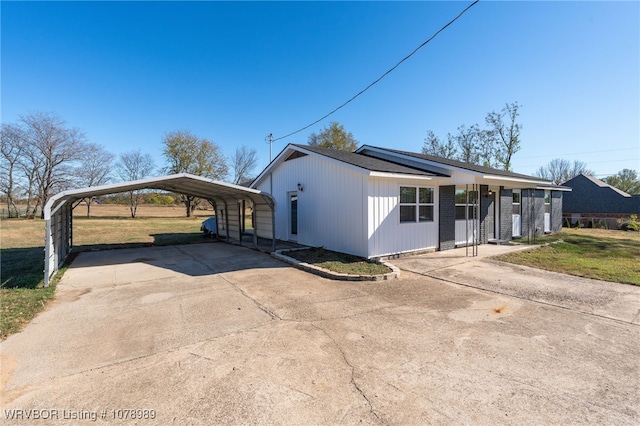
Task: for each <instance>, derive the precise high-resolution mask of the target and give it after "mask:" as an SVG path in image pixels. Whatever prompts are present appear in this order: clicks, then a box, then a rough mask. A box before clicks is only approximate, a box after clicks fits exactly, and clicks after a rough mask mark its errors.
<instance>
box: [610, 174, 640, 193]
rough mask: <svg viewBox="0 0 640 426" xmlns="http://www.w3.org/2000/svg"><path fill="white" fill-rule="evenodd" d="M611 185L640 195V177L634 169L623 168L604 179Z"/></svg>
mask: <svg viewBox="0 0 640 426" xmlns="http://www.w3.org/2000/svg"><path fill="white" fill-rule="evenodd" d="M602 180H603V181H604V182H606V183H608V184H609V185H611V186H613V187H615V188H618V189H619V190H620V191H624V192H626V193H627V194H631V195H640V179H639V178H638V172H636V171H635V170H633V169H623V170H621V171H619V172H618V173H616V174H615V175H613V176H609V177H606V178H604V179H602Z"/></svg>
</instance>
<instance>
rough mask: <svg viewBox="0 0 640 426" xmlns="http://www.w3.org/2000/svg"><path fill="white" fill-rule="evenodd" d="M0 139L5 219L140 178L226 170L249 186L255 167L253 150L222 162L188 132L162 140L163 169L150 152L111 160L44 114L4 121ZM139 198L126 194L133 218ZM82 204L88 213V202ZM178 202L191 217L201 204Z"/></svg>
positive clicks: (212, 147) (217, 174)
mask: <svg viewBox="0 0 640 426" xmlns="http://www.w3.org/2000/svg"><path fill="white" fill-rule="evenodd" d="M0 136H1V144H0V154H1V156H0V192H1V193H2V196H3V198H4V200H5V202H6V205H7V209H8V212H9V217H17V216H18V206H17V204H18V203H25V204H26V216H27V217H29V216H34V215H35V214H36V213H37V212H38V211H40V212H41V217H42V216H43V215H44V212H43V208H44V206H45V205H46V203H47V201H48V200H49V199H50V198H51V197H52V196H53V195H54V194H57V193H59V192H61V191H64V190H68V189H73V188H82V187H92V186H99V185H104V184H107V183H112V182H119V181H131V180H139V179H144V178H146V177H149V176H151V175H153V174H154V173H156V172H159V173H167V174H175V173H191V174H195V175H199V176H204V177H207V178H211V179H216V180H225V179H227V177H229V171H230V169H231V171H232V183H234V184H238V185H248V184H249V183H251V181H252V178H251V173H253V171H254V169H255V167H256V165H257V154H256V151H255V149H253V148H251V149H250V148H247V147H245V146H242V147H239V148H237V149H236V152H235V154H234V155H233V156H232V157H231V158H227V157H225V156H224V155H223V153H222V150H221V149H220V147H219V146H218V145H217V144H216V143H214V142H212V141H210V140H208V139H204V138H198V137H196V136H195V135H193V134H191V132H189V131H175V132H169V133H166V134H165V136H164V138H163V139H162V145H163V155H164V157H165V160H166V166H165V167H162V168H157V167H156V164H155V162H154V160H153V157H152V156H151V155H150V154H148V153H143V152H141V151H140V150H134V151H129V152H124V153H121V154H120V155H119V156H118V157H116V156H115V155H114V154H113V153H110V152H108V151H107V150H106V149H105V148H104V147H102V146H100V145H98V144H94V143H91V142H89V141H88V139H87V136H86V134H85V133H84V132H83V131H82V130H80V129H78V128H75V127H70V126H68V125H67V123H66V122H65V121H64V120H63V119H62V118H60V117H59V116H57V115H56V114H53V113H45V112H36V113H31V114H27V115H24V116H21V117H20V118H19V119H18V121H17V122H16V123H9V124H4V123H3V124H2V128H1V130H0ZM229 164H230V165H231V166H229ZM143 198H144V192H143V191H130V192H129V193H128V199H129V204H130V211H131V216H132V217H135V216H136V212H137V208H138V204H139V203H140V201H141V200H142V199H143ZM84 201H85V203H86V205H87V215H90V212H91V210H90V209H91V204H92V202H93V199H85V200H84ZM180 201H181V202H182V203H184V205H185V211H186V213H187V216H190V215H191V212H193V210H194V209H195V207H196V206H197V204H198V203H199V202H200V201H201V200H196V199H194V198H193V197H188V196H185V195H180Z"/></svg>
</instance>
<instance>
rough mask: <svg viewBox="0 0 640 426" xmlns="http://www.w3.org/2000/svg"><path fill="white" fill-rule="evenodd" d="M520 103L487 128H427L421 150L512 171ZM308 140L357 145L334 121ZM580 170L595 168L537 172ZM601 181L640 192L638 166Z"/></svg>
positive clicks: (558, 166)
mask: <svg viewBox="0 0 640 426" xmlns="http://www.w3.org/2000/svg"><path fill="white" fill-rule="evenodd" d="M520 107H521V106H520V105H519V104H518V103H517V102H513V103H511V104H506V105H505V106H504V108H502V110H501V111H500V112H495V111H494V112H490V113H488V114H487V115H486V117H485V125H486V127H485V128H481V127H480V126H479V125H478V124H473V125H471V126H468V127H467V126H466V125H464V124H463V125H461V126H460V127H458V131H457V133H455V134H451V133H448V134H447V136H446V138H442V139H441V138H440V137H438V136H437V135H436V134H435V133H434V132H433V131H431V130H428V131H427V137H426V138H425V140H424V144H423V147H422V153H423V154H427V155H433V156H437V157H442V158H447V159H450V160H458V161H462V162H465V163H471V164H476V165H481V166H486V167H491V168H496V169H502V170H507V171H511V160H512V158H513V156H514V155H515V154H516V153H517V152H518V151H520V148H521V140H520V132H521V130H522V124H519V123H518V122H517V118H518V116H519V115H520V114H519V109H520ZM308 144H309V145H310V146H319V147H324V148H333V149H342V150H346V151H354V150H355V149H356V148H357V147H358V141H357V140H356V139H355V138H354V137H353V134H352V133H351V132H348V131H347V130H346V129H345V128H344V126H343V125H342V124H340V123H337V122H335V121H334V122H331V123H330V124H329V125H328V126H325V127H324V129H322V130H321V131H320V132H319V133H312V134H311V135H310V136H309V139H308ZM580 174H584V175H588V176H594V175H595V172H594V171H593V170H591V169H589V168H587V164H586V163H583V162H582V161H578V160H575V161H573V162H571V161H569V160H566V159H563V158H556V159H553V160H551V161H550V162H549V163H547V164H546V165H544V166H541V167H540V168H538V170H536V172H535V174H534V175H535V176H537V177H540V178H543V179H546V180H550V181H552V182H553V183H554V184H555V185H561V184H563V183H564V182H566V181H568V180H570V179H573V178H574V177H576V176H578V175H580ZM602 181H604V182H605V183H608V184H609V185H611V186H614V187H616V188H618V189H620V190H622V191H624V192H627V193H629V194H632V195H637V194H640V178H639V177H638V174H637V172H636V171H635V170H632V169H623V170H622V171H620V172H618V173H617V174H615V175H612V176H609V177H605V178H603V179H602Z"/></svg>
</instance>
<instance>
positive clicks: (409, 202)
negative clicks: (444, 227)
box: [400, 186, 434, 223]
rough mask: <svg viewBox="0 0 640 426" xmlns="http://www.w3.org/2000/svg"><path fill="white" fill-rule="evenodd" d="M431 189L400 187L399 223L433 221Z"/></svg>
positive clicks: (432, 195) (432, 194)
mask: <svg viewBox="0 0 640 426" xmlns="http://www.w3.org/2000/svg"><path fill="white" fill-rule="evenodd" d="M433 200H434V189H433V188H421V187H415V186H401V187H400V222H401V223H405V222H414V223H415V222H432V221H433Z"/></svg>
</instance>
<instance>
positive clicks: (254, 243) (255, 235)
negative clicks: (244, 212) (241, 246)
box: [251, 200, 258, 248]
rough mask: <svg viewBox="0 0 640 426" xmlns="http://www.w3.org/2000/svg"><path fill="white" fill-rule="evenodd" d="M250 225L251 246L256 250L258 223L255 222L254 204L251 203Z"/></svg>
mask: <svg viewBox="0 0 640 426" xmlns="http://www.w3.org/2000/svg"><path fill="white" fill-rule="evenodd" d="M251 225H252V226H253V245H254V246H255V248H258V221H257V220H256V203H254V202H253V200H252V202H251Z"/></svg>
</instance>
